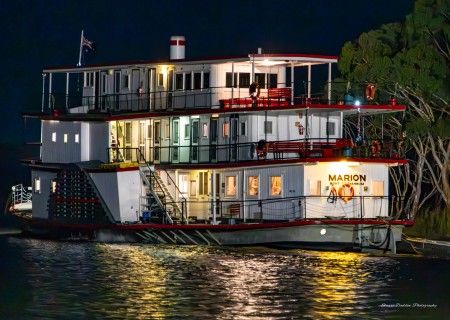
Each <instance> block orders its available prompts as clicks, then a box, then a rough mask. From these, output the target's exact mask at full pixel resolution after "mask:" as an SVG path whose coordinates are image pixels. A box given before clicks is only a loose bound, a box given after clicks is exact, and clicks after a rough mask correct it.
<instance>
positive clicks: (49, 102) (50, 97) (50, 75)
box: [48, 73, 53, 110]
mask: <svg viewBox="0 0 450 320" xmlns="http://www.w3.org/2000/svg"><path fill="white" fill-rule="evenodd" d="M52 75H53V74H52V73H49V76H48V109H49V110H50V109H51V108H52Z"/></svg>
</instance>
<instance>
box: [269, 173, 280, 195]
mask: <svg viewBox="0 0 450 320" xmlns="http://www.w3.org/2000/svg"><path fill="white" fill-rule="evenodd" d="M281 191H282V184H281V176H271V177H270V195H271V196H281Z"/></svg>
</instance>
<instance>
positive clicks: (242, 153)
mask: <svg viewBox="0 0 450 320" xmlns="http://www.w3.org/2000/svg"><path fill="white" fill-rule="evenodd" d="M153 148H158V150H159V152H158V154H159V156H158V157H154V158H153V159H148V160H145V161H147V162H149V163H152V164H153V163H159V164H163V163H180V164H182V163H221V162H242V161H245V162H249V161H257V160H264V159H278V160H280V159H284V160H286V159H305V158H319V159H327V158H339V157H344V158H360V159H396V160H399V159H404V144H403V143H402V140H390V139H385V140H381V139H373V140H365V141H363V144H356V142H354V141H353V140H352V139H341V138H328V139H327V138H308V139H293V140H275V141H265V140H260V141H258V142H242V143H241V142H237V143H228V144H205V145H181V146H180V145H173V144H170V145H166V146H154V147H153ZM174 148H177V150H178V153H177V154H178V158H174V153H173V152H172V150H173V149H174ZM194 148H195V149H196V150H197V152H196V154H197V157H196V158H195V157H193V156H192V150H193V149H194ZM127 150H130V151H135V152H136V154H134V153H133V154H130V151H128V152H125V151H127ZM138 150H139V151H138ZM164 150H166V151H167V152H163V151H164ZM183 151H185V152H184V153H183ZM107 152H108V159H109V162H124V161H126V160H128V161H130V160H131V161H136V162H140V161H141V159H145V157H144V155H143V154H142V151H141V150H140V149H139V148H136V147H111V148H108V149H107ZM124 153H125V154H129V155H128V156H127V157H123V154H124ZM175 185H176V183H175Z"/></svg>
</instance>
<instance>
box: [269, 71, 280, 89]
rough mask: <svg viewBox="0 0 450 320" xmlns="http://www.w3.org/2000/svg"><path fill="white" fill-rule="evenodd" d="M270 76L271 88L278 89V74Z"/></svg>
mask: <svg viewBox="0 0 450 320" xmlns="http://www.w3.org/2000/svg"><path fill="white" fill-rule="evenodd" d="M268 76H269V88H276V87H278V75H277V74H276V73H270V74H269V75H268Z"/></svg>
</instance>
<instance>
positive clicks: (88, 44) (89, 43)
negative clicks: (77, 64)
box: [82, 37, 94, 50]
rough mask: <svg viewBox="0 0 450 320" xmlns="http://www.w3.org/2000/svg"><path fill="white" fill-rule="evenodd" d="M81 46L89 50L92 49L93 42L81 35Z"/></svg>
mask: <svg viewBox="0 0 450 320" xmlns="http://www.w3.org/2000/svg"><path fill="white" fill-rule="evenodd" d="M82 46H83V47H85V48H88V49H90V50H94V42H92V41H89V40H88V39H87V38H85V37H83V41H82Z"/></svg>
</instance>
